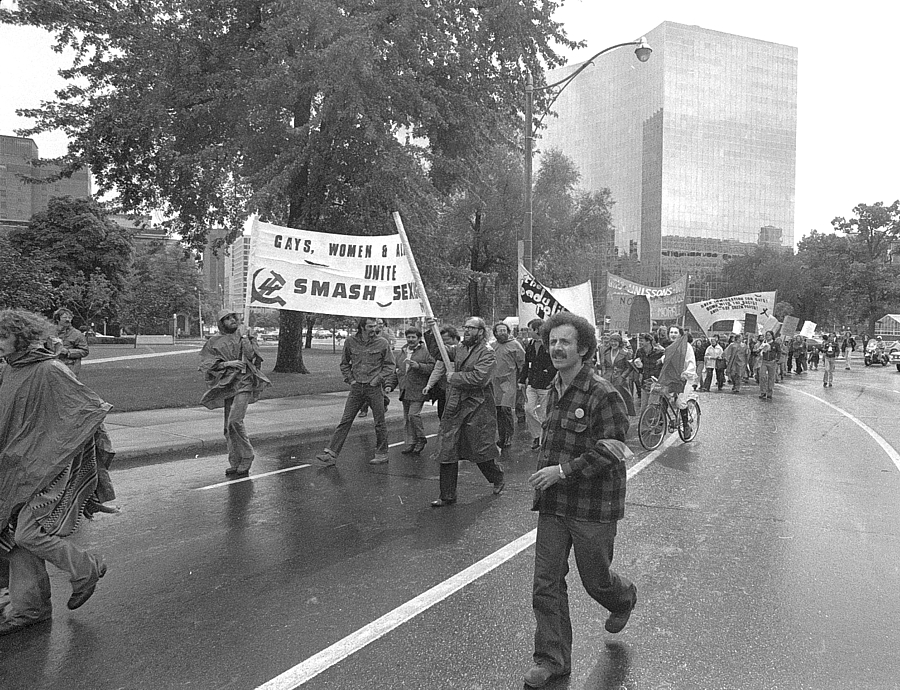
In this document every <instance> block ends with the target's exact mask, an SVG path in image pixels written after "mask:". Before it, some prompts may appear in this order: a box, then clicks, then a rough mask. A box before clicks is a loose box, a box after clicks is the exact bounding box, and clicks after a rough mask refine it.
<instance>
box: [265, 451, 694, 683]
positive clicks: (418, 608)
mask: <svg viewBox="0 0 900 690" xmlns="http://www.w3.org/2000/svg"><path fill="white" fill-rule="evenodd" d="M677 439H678V436H677V434H672V435H671V436H670V437H669V438H668V439H666V442H665V443H663V444H662V445H661V446H660V447H659V448H657V449H656V450H654V451H653V452H651V453H649V454H648V455H647V457H645V458H644V459H643V460H641V461H640V462H639V463H637V464H636V465H635V466H634V467H632V468H631V469H630V470H628V479H631V478H632V477H634V475H636V474H637V473H638V472H640V471H641V470H643V469H644V468H646V467H647V466H648V465H650V463H652V462H653V461H654V460H655V459H656V458H658V457H659V456H660V455H661V454H662V453H663V451H665V450H666V449H667V448H668V447H669V446H671V445H672V444H673V443H674V442H675V441H676V440H677ZM536 536H537V530H536V529H533V530H531V531H530V532H528V533H527V534H523V535H522V536H521V537H519V538H518V539H515V540H514V541H511V542H510V543H509V544H507V545H506V546H504V547H502V548H500V549H498V550H497V551H495V552H494V553H492V554H490V555H489V556H486V557H484V558H482V559H481V560H480V561H478V562H477V563H474V564H473V565H470V566H469V567H468V568H466V569H465V570H462V571H460V572H458V573H457V574H456V575H454V576H453V577H451V578H449V579H447V580H444V581H443V582H441V583H439V584H437V585H435V586H434V587H432V588H431V589H429V590H426V591H425V592H423V593H422V594H420V595H419V596H417V597H415V598H413V599H410V600H409V601H408V602H406V603H405V604H401V605H400V606H398V607H397V608H395V609H394V610H393V611H389V612H388V613H386V614H384V615H383V616H381V617H380V618H377V619H376V620H374V621H372V622H371V623H369V624H368V625H365V626H363V627H362V628H360V629H359V630H357V631H356V632H353V633H350V634H349V635H347V637H345V638H343V639H342V640H338V641H337V642H335V643H334V644H332V645H331V646H330V647H326V648H325V649H323V650H322V651H321V652H319V653H318V654H314V655H313V656H311V657H309V658H308V659H306V660H305V661H301V662H300V663H299V664H297V665H296V666H294V667H293V668H290V669H288V670H287V671H285V672H284V673H282V674H281V675H279V676H276V677H275V678H273V679H272V680H270V681H268V682H267V683H264V684H263V685H260V686H259V687H258V688H257V689H256V690H294V689H295V688H298V687H300V686H301V685H303V684H304V683H306V682H307V681H309V680H312V679H313V678H315V677H316V676H318V675H319V674H320V673H323V672H324V671H327V670H328V669H329V668H331V667H332V666H334V665H335V664H337V663H339V662H341V661H343V660H344V659H346V658H347V657H349V656H350V655H352V654H354V653H356V652H358V651H359V650H360V649H362V648H363V647H365V646H366V645H368V644H371V643H372V642H375V641H376V640H378V639H379V638H381V637H384V636H385V635H387V634H388V633H389V632H391V631H392V630H394V629H395V628H398V627H400V626H401V625H403V624H404V623H406V622H408V621H410V620H412V619H413V618H415V617H416V616H418V615H419V614H420V613H423V612H424V611H427V610H428V609H430V608H431V607H432V606H434V605H435V604H439V603H440V602H442V601H443V600H444V599H446V598H447V597H449V596H450V595H452V594H455V593H456V592H458V591H459V590H461V589H462V588H463V587H465V586H467V585H470V584H472V583H473V582H475V581H476V580H477V579H479V578H480V577H482V576H483V575H487V574H488V573H489V572H491V571H492V570H494V569H495V568H498V567H499V566H501V565H503V564H504V563H506V562H507V561H508V560H510V559H512V558H513V557H515V556H517V555H518V554H520V553H522V552H523V551H524V550H525V549H527V548H528V547H530V546H532V545H533V544H534V541H535V538H536Z"/></svg>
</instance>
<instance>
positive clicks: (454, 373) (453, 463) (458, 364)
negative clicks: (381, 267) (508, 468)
mask: <svg viewBox="0 0 900 690" xmlns="http://www.w3.org/2000/svg"><path fill="white" fill-rule="evenodd" d="M433 323H434V321H432V320H431V319H428V320H426V324H427V326H428V328H429V329H430V328H431V326H432V324H433ZM447 354H448V355H449V357H450V362H451V367H450V369H449V370H447V368H446V366H445V364H444V362H443V360H442V359H441V360H438V361H437V363H436V364H435V367H434V371H433V372H431V378H430V379H429V380H428V386H427V387H426V390H425V392H426V393H427V392H428V391H429V390H430V389H431V387H432V386H434V385H435V383H436V382H437V381H439V380H440V379H441V377H443V376H445V375H446V377H447V405H446V407H445V408H444V416H443V417H441V426H440V432H439V442H440V446H439V450H438V462H439V463H440V468H441V470H440V492H441V493H440V497H439V498H438V499H437V500H435V501H432V502H431V506H432V507H433V508H442V507H444V506H449V505H453V504H454V503H456V486H457V480H458V479H459V461H460V460H469V461H471V462H474V463H475V464H476V465H477V466H478V469H479V470H480V471H481V473H482V474H483V475H484V477H485V479H487V480H488V481H489V482H490V483H491V484H493V485H494V494H495V495H497V494H500V493H502V492H503V488H504V487H505V485H506V484H505V481H504V475H503V468H502V467H501V466H500V465H499V464H498V463H497V458H498V456H499V454H500V450H499V449H498V448H497V444H496V440H497V411H496V409H495V406H494V387H493V385H492V384H491V372H492V371H493V369H494V362H495V361H496V360H495V357H494V351H493V350H491V348H490V347H488V344H487V326H486V325H485V323H484V320H483V319H481V318H479V317H477V316H470V317H469V318H468V319H466V325H465V327H464V329H463V341H462V343H460V344H459V345H456V346H455V347H452V348H448V351H447Z"/></svg>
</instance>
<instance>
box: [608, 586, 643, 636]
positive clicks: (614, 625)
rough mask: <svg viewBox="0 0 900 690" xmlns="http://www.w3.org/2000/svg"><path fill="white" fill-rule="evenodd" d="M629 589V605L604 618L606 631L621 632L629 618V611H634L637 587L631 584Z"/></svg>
mask: <svg viewBox="0 0 900 690" xmlns="http://www.w3.org/2000/svg"><path fill="white" fill-rule="evenodd" d="M630 590H631V606H630V607H628V609H626V610H625V611H622V612H621V613H611V614H609V618H607V619H606V625H605V626H604V627H605V628H606V632H610V633H618V632H622V630H623V629H624V628H625V626H626V625H627V624H628V619H629V618H631V612H632V611H634V607H635V606H637V587H635V586H634V585H631V587H630Z"/></svg>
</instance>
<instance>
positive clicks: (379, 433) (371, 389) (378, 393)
mask: <svg viewBox="0 0 900 690" xmlns="http://www.w3.org/2000/svg"><path fill="white" fill-rule="evenodd" d="M365 403H368V404H369V407H370V408H372V417H373V418H374V419H375V452H376V453H385V454H387V452H388V440H387V424H385V422H384V390H383V389H382V387H381V384H380V383H379V384H378V385H377V386H370V385H369V384H367V383H354V384H353V385H352V386H350V395H348V396H347V402H346V403H345V404H344V415H343V416H342V417H341V421H340V423H339V424H338V425H337V429H335V430H334V435H332V437H331V443H329V444H328V448H329V450H331V451H332V452H333V453H334V454H335V455H340V454H341V449H342V448H343V447H344V441H346V440H347V434H349V433H350V427H351V426H353V420H354V419H356V415H357V414H359V411H360V410H361V409H362V406H363V405H364V404H365Z"/></svg>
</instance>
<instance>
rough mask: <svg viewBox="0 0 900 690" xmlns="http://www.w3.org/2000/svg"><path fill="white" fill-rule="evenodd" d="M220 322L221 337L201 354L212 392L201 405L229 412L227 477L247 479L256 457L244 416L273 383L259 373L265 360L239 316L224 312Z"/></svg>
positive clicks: (209, 341)
mask: <svg viewBox="0 0 900 690" xmlns="http://www.w3.org/2000/svg"><path fill="white" fill-rule="evenodd" d="M217 322H218V325H219V333H220V335H214V336H213V337H212V338H210V339H209V340H207V341H206V344H205V345H204V346H203V349H202V350H201V351H200V371H202V372H203V375H204V376H205V377H206V387H207V389H208V390H207V391H206V393H204V395H203V397H202V398H201V399H200V404H201V405H203V406H204V407H207V408H209V409H210V410H214V409H217V408H220V407H224V408H225V438H227V439H228V469H227V470H225V476H226V477H234V478H238V477H246V476H247V475H248V474H250V465H251V464H253V457H254V456H253V446H252V445H251V444H250V438H249V437H248V436H247V430H246V429H245V428H244V415H245V414H246V413H247V406H248V405H250V404H252V403H255V402H256V401H257V400H259V396H260V394H261V393H262V391H263V390H264V389H265V388H266V387H268V386H271V385H272V382H271V381H269V379H267V378H266V377H265V376H263V374H262V372H261V371H260V370H259V365H260V364H262V361H263V360H262V357H261V356H260V354H259V347H258V345H257V344H256V338H251V337H248V336H247V335H245V334H243V333H241V332H240V330H239V324H238V318H237V313H236V312H234V311H229V310H228V309H222V310H221V311H220V312H219V314H218V318H217Z"/></svg>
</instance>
